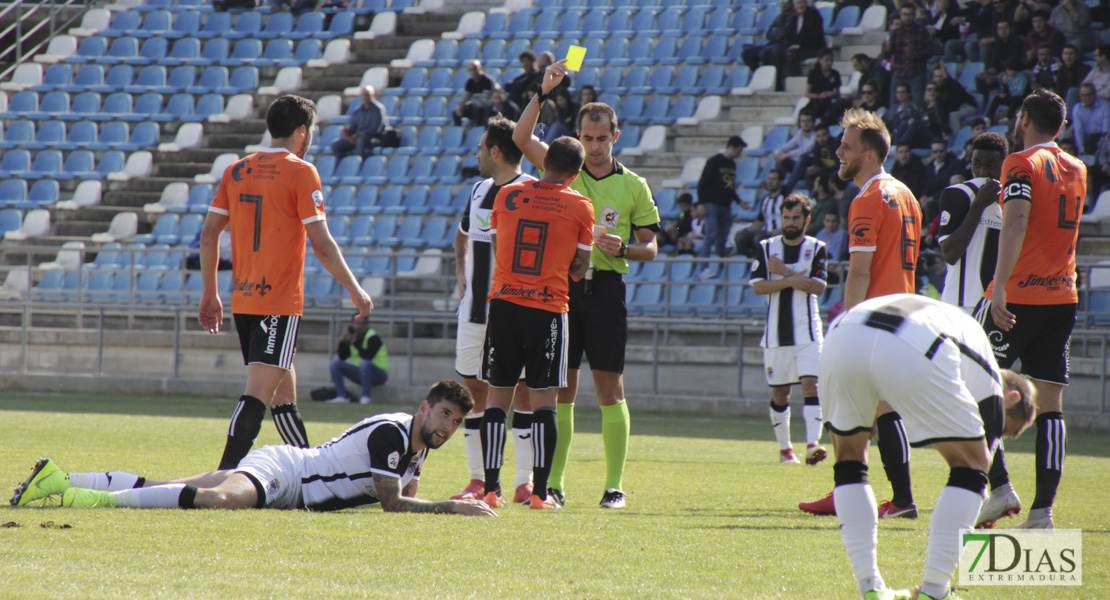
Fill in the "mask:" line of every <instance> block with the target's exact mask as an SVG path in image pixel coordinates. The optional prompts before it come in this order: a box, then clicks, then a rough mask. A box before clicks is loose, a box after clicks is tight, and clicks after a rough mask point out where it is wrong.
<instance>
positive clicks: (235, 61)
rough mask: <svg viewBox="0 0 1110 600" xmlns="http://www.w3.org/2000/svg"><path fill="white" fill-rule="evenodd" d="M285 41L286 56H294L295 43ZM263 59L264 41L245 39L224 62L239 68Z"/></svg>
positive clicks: (236, 44)
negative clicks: (293, 47)
mask: <svg viewBox="0 0 1110 600" xmlns="http://www.w3.org/2000/svg"><path fill="white" fill-rule="evenodd" d="M281 14H286V13H281ZM283 41H285V42H286V44H285V48H286V50H288V53H287V54H286V56H288V55H289V54H292V45H293V42H290V41H288V40H283ZM279 46H280V44H279ZM261 57H262V41H261V40H258V39H255V38H244V39H241V40H239V41H237V42H235V46H234V47H233V48H232V50H231V56H229V57H227V60H224V61H222V62H223V64H224V65H226V66H229V67H239V66H242V65H247V64H255V63H256V62H258V60H259V59H260V58H261ZM202 81H203V76H202Z"/></svg>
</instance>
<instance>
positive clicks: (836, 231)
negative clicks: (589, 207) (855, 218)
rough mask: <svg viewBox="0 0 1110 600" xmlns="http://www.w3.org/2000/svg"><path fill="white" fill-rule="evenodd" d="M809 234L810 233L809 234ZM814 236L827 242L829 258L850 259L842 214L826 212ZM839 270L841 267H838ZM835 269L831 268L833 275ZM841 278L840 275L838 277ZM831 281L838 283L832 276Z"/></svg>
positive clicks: (830, 271)
mask: <svg viewBox="0 0 1110 600" xmlns="http://www.w3.org/2000/svg"><path fill="white" fill-rule="evenodd" d="M807 235H808V234H807ZM813 237H815V238H817V239H819V240H821V241H822V242H825V249H826V251H827V252H828V253H829V260H847V259H848V231H847V230H845V229H844V228H843V227H841V226H840V215H838V214H836V213H835V212H829V213H825V214H824V215H822V217H821V226H820V228H819V229H818V230H817V231H816V232H814V234H813ZM836 270H837V271H838V272H839V271H840V268H839V267H836ZM832 272H833V269H832V267H830V268H829V274H830V275H832ZM837 279H838V280H839V277H838V278H837ZM829 283H837V282H836V281H833V280H832V279H831V278H830V279H829Z"/></svg>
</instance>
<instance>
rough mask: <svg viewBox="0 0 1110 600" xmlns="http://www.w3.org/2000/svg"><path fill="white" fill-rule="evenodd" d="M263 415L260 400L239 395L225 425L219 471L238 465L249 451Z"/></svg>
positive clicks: (264, 408)
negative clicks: (228, 421)
mask: <svg viewBox="0 0 1110 600" xmlns="http://www.w3.org/2000/svg"><path fill="white" fill-rule="evenodd" d="M265 417H266V405H265V404H263V403H262V401H261V400H259V399H258V398H255V397H254V396H246V395H244V396H240V397H239V404H238V405H237V406H236V407H235V412H234V413H233V414H232V415H231V423H230V424H229V425H228V427H227V444H226V445H225V446H224V455H223V458H221V459H220V470H221V471H223V470H225V469H234V468H235V467H238V466H239V461H241V460H243V457H244V456H246V455H247V452H250V451H251V446H253V445H254V440H255V438H257V437H258V431H259V430H260V429H262V419H263V418H265Z"/></svg>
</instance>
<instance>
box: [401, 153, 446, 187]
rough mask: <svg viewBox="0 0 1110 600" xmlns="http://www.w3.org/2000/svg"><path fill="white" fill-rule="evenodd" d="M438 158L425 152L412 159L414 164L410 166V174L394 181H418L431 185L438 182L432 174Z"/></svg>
mask: <svg viewBox="0 0 1110 600" xmlns="http://www.w3.org/2000/svg"><path fill="white" fill-rule="evenodd" d="M435 165H436V158H435V157H434V156H432V155H430V154H423V155H421V156H418V157H416V160H414V161H412V166H411V167H410V168H409V172H408V174H407V175H406V176H405V179H404V180H401V181H394V182H395V183H418V184H421V185H430V184H433V183H436V178H435V177H434V176H433V175H432V171H434V170H435Z"/></svg>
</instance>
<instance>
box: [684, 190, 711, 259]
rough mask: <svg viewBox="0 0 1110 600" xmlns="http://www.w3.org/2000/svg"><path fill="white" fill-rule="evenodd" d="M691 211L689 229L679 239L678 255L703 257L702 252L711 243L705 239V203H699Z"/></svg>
mask: <svg viewBox="0 0 1110 600" xmlns="http://www.w3.org/2000/svg"><path fill="white" fill-rule="evenodd" d="M690 211H691V216H690V224H689V229H688V230H687V231H686V233H685V234H684V235H683V236H682V237H680V238H678V253H679V254H693V255H695V256H701V253H702V251H703V250H704V249H705V247H706V246H708V245H709V241H708V240H706V239H705V203H704V202H698V203H697V204H695V205H694V206H693V208H691V209H690Z"/></svg>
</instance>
